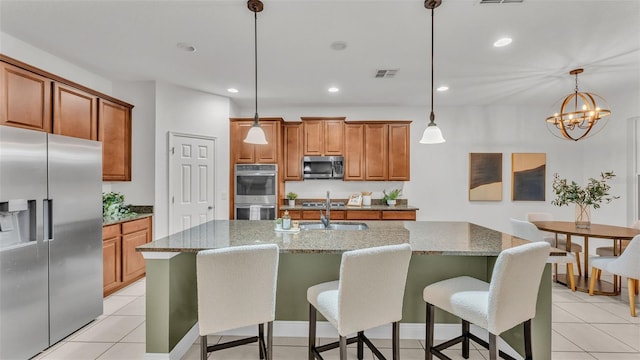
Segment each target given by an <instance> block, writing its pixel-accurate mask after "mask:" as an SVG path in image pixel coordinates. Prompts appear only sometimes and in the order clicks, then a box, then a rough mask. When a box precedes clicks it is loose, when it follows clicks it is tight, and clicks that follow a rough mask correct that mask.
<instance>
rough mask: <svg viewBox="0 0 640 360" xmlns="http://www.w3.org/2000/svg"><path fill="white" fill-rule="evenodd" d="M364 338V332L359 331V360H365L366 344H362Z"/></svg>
mask: <svg viewBox="0 0 640 360" xmlns="http://www.w3.org/2000/svg"><path fill="white" fill-rule="evenodd" d="M363 336H364V331H358V360H362V359H364V343H363V342H362V337H363Z"/></svg>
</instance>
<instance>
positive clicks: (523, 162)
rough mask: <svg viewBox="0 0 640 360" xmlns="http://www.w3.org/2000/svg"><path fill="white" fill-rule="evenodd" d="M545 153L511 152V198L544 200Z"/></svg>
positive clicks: (515, 199)
mask: <svg viewBox="0 0 640 360" xmlns="http://www.w3.org/2000/svg"><path fill="white" fill-rule="evenodd" d="M546 168H547V154H545V153H513V154H511V200H513V201H545V177H546Z"/></svg>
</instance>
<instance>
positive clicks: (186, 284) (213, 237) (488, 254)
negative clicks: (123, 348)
mask: <svg viewBox="0 0 640 360" xmlns="http://www.w3.org/2000/svg"><path fill="white" fill-rule="evenodd" d="M366 224H367V225H368V226H369V229H368V230H359V231H346V230H344V231H340V230H305V231H300V232H297V233H294V232H277V231H275V230H274V228H273V226H274V224H273V221H242V220H239V221H232V220H231V221H227V220H215V221H210V222H208V223H205V224H203V225H200V226H197V227H193V228H191V229H188V230H185V231H183V232H180V233H177V234H174V235H170V236H168V237H165V238H163V239H158V240H155V241H153V242H151V243H149V244H145V245H143V246H139V247H138V248H137V251H141V252H143V255H144V257H145V259H146V265H147V280H146V283H147V294H146V299H147V304H146V330H147V332H146V340H147V341H146V346H147V348H146V351H147V354H149V355H150V354H154V355H155V356H157V355H160V354H165V355H166V356H165V357H162V356H161V358H167V359H168V358H169V356H171V358H173V357H174V356H175V355H178V356H179V354H180V353H181V352H182V351H186V350H185V349H188V346H190V345H191V344H192V343H193V341H194V340H195V338H196V336H197V325H196V322H197V303H196V279H195V277H196V271H195V254H196V253H197V252H198V251H199V250H202V249H212V248H224V247H229V246H239V245H249V244H261V243H275V244H277V245H278V246H279V247H280V252H281V256H280V265H279V271H278V289H277V300H276V326H275V329H276V335H278V333H277V332H278V329H279V326H278V322H280V323H282V324H285V323H286V324H289V325H291V326H296V325H297V326H304V325H306V321H307V314H308V304H307V302H306V291H307V288H308V287H309V286H312V285H315V284H318V283H320V282H325V281H331V280H336V279H337V278H338V273H339V268H340V257H341V254H342V252H344V251H347V250H353V249H360V248H366V247H372V246H382V245H390V244H399V243H409V244H411V246H412V249H413V255H412V258H411V263H410V265H409V274H408V277H407V286H406V290H405V297H404V307H403V319H402V322H403V324H402V325H401V332H400V334H401V337H403V336H406V337H417V335H416V334H415V331H413V330H415V329H421V331H422V334H423V332H424V321H425V320H424V319H425V304H424V301H423V300H422V289H423V288H424V287H425V286H426V285H429V284H431V283H434V282H437V281H440V280H443V279H447V278H450V277H455V276H461V275H469V276H473V277H476V278H478V279H482V280H487V281H488V280H489V279H490V278H491V271H492V268H493V264H494V263H495V259H496V257H497V256H498V254H499V253H500V252H501V251H502V250H504V249H507V248H511V247H513V246H517V245H520V244H522V243H523V240H520V239H517V238H512V237H511V236H510V235H509V234H504V233H501V232H498V231H494V230H491V229H488V228H485V227H482V226H479V225H475V224H471V223H466V222H428V221H367V222H366ZM543 279H544V281H542V282H541V285H540V292H539V294H538V304H537V315H536V317H535V319H534V320H533V321H532V330H533V338H534V340H533V345H534V346H533V354H534V358H536V359H550V358H551V273H550V267H549V266H548V265H547V267H546V268H545V272H544V274H543ZM458 321H459V320H457V318H455V317H453V316H451V315H449V314H447V313H444V312H437V313H436V322H437V323H438V324H448V323H456V322H458ZM437 329H438V328H437ZM456 329H459V327H458V326H457V327H456ZM419 331H420V330H418V332H419ZM299 332H300V333H301V334H306V332H305V331H304V330H301V329H300V330H299ZM436 337H438V330H436ZM502 338H503V339H504V340H505V341H507V342H508V343H509V344H510V345H511V346H512V347H513V348H514V349H515V350H516V351H517V352H519V353H523V350H524V349H523V340H522V328H521V326H518V327H516V328H514V329H512V330H510V331H508V332H506V333H504V334H503V335H502ZM154 358H155V357H154Z"/></svg>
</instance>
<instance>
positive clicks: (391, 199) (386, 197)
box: [382, 189, 402, 206]
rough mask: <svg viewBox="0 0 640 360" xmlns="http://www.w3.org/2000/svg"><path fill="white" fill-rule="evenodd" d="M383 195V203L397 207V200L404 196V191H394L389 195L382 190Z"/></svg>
mask: <svg viewBox="0 0 640 360" xmlns="http://www.w3.org/2000/svg"><path fill="white" fill-rule="evenodd" d="M382 194H384V196H383V197H382V201H386V202H387V205H389V206H396V199H397V198H398V196H400V194H402V190H400V189H393V190H391V191H389V193H387V191H386V190H382Z"/></svg>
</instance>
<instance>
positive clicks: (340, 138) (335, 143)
mask: <svg viewBox="0 0 640 360" xmlns="http://www.w3.org/2000/svg"><path fill="white" fill-rule="evenodd" d="M301 119H302V120H303V124H304V126H303V127H304V129H303V132H304V155H306V156H335V155H343V154H344V119H345V118H344V117H340V118H317V117H301Z"/></svg>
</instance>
